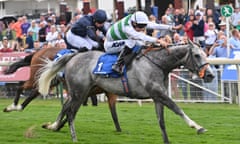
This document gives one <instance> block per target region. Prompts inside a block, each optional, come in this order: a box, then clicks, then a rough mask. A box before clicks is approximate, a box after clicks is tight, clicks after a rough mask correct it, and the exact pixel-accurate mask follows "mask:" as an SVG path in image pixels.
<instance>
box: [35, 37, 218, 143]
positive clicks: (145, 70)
mask: <svg viewBox="0 0 240 144" xmlns="http://www.w3.org/2000/svg"><path fill="white" fill-rule="evenodd" d="M102 54H103V53H102V52H97V51H91V52H86V53H79V54H72V55H65V56H63V57H62V58H61V59H60V60H59V61H56V62H53V61H49V60H45V61H46V65H45V66H44V67H43V69H42V70H41V73H40V74H39V78H38V85H39V92H40V93H41V94H43V95H46V94H47V92H48V89H49V84H50V81H51V79H52V78H54V76H55V75H56V74H57V72H58V71H60V70H61V69H63V68H64V70H65V79H66V83H67V87H68V90H69V95H70V97H71V98H70V99H69V100H68V101H67V102H66V103H65V104H64V106H63V108H62V111H61V113H60V115H59V116H58V118H57V120H56V121H55V122H54V123H52V124H50V123H49V124H46V125H44V128H46V129H51V130H59V129H60V128H61V127H62V126H63V125H64V124H65V123H66V122H67V121H68V124H69V127H70V131H71V136H72V140H73V141H77V137H76V132H75V127H74V119H75V116H76V113H77V111H78V109H79V108H80V106H81V104H82V103H83V100H84V99H85V98H86V97H87V96H88V95H89V93H90V92H91V91H92V89H93V88H95V87H99V88H101V89H103V90H104V91H106V92H109V93H113V94H116V95H125V94H126V93H124V90H123V84H122V82H121V79H120V78H106V77H103V76H99V75H95V74H93V73H92V71H93V69H94V68H95V66H96V63H97V60H98V58H99V57H100V56H101V55H102ZM181 65H183V66H185V68H187V69H189V71H191V72H193V73H195V74H197V75H199V77H201V78H202V79H203V80H204V81H205V82H210V81H212V79H213V78H214V75H213V73H212V70H211V68H210V66H209V65H208V63H207V62H206V55H205V53H204V52H203V51H202V49H201V48H200V47H199V46H198V45H195V44H193V43H192V42H189V43H188V44H185V45H172V46H169V47H168V48H160V47H156V48H153V49H152V50H145V49H143V50H142V51H141V53H140V54H139V55H138V57H137V59H134V60H133V62H132V64H131V66H130V67H129V68H128V71H127V76H128V85H129V89H130V92H129V94H128V95H127V96H128V97H130V98H137V99H149V98H152V99H153V101H154V104H155V111H156V114H157V118H158V122H159V126H160V129H161V131H162V137H163V141H164V143H169V139H168V136H167V132H166V128H165V122H164V115H163V113H164V106H166V107H168V108H169V109H170V110H172V111H173V112H174V113H176V114H177V115H179V116H180V117H181V118H183V120H184V121H185V122H186V123H187V124H188V126H189V127H191V128H195V129H196V130H197V133H198V134H200V133H204V132H205V131H206V129H204V128H203V127H202V126H200V125H199V124H197V123H196V122H195V121H193V120H191V119H190V118H189V117H188V116H187V115H186V114H185V113H184V112H183V110H182V109H181V108H179V107H178V106H177V105H176V103H175V102H174V101H173V100H172V99H171V98H169V97H168V94H167V87H168V74H169V73H170V72H171V71H172V70H173V69H175V68H177V67H179V66H181ZM64 116H66V118H65V119H63V118H64Z"/></svg>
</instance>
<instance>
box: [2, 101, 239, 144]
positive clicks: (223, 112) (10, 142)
mask: <svg viewBox="0 0 240 144" xmlns="http://www.w3.org/2000/svg"><path fill="white" fill-rule="evenodd" d="M21 101H22V99H21ZM10 103H12V99H0V108H1V109H3V108H5V107H6V106H7V105H9V104H10ZM178 105H179V106H180V107H181V108H182V109H183V110H184V111H185V113H186V114H187V115H188V116H189V117H190V118H192V119H193V120H194V121H196V122H197V123H198V124H200V125H202V126H203V127H204V128H206V129H207V130H208V131H207V132H206V133H204V134H201V135H197V134H196V130H195V129H191V128H189V127H188V126H187V124H185V122H184V121H183V120H182V119H181V118H180V117H179V116H177V115H175V114H174V113H173V112H172V111H169V110H168V109H167V108H166V109H165V121H166V128H167V132H168V135H169V139H170V142H171V144H239V143H240V107H239V106H238V105H230V104H202V103H187V104H186V103H178ZM60 108H61V103H60V100H56V99H54V100H53V99H52V100H41V99H37V100H34V101H33V102H32V103H30V105H29V106H28V107H27V108H26V109H25V110H24V111H22V112H11V113H4V112H0V142H1V143H2V144H43V143H44V144H68V143H72V141H71V137H70V131H69V128H68V125H65V126H64V127H63V128H62V129H61V131H59V132H53V131H49V130H45V129H43V128H41V126H42V124H43V123H46V122H53V121H55V119H56V117H57V115H58V113H59V112H60ZM117 111H118V116H119V121H120V125H121V128H122V132H116V131H115V128H114V125H113V122H112V119H111V115H110V112H109V110H108V105H107V103H99V106H97V107H93V106H91V105H89V106H87V107H81V109H80V110H79V112H78V114H77V117H76V120H75V127H76V131H77V136H78V142H77V143H81V144H159V143H163V141H162V136H161V133H160V129H159V126H158V123H157V119H156V115H155V111H154V105H153V103H143V105H142V107H140V106H139V105H138V104H137V103H135V102H133V103H127V102H121V103H118V104H117ZM28 129H30V130H28ZM26 131H30V132H29V133H28V136H26Z"/></svg>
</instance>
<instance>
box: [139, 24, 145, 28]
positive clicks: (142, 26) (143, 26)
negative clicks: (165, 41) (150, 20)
mask: <svg viewBox="0 0 240 144" xmlns="http://www.w3.org/2000/svg"><path fill="white" fill-rule="evenodd" d="M146 26H147V24H136V27H138V28H145V27H146Z"/></svg>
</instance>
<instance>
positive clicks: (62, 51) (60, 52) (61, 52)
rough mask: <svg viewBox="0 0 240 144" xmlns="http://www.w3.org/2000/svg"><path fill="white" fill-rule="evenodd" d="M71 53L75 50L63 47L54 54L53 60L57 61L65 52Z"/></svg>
mask: <svg viewBox="0 0 240 144" xmlns="http://www.w3.org/2000/svg"><path fill="white" fill-rule="evenodd" d="M70 53H74V52H73V51H71V50H70V49H62V50H60V51H59V52H58V53H57V54H56V55H55V56H54V58H53V61H57V60H58V59H60V58H61V57H62V56H64V55H65V54H70Z"/></svg>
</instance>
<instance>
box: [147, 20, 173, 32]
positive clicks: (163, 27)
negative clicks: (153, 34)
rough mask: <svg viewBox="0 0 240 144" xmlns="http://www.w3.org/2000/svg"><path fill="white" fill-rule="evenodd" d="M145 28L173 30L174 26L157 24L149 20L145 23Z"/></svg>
mask: <svg viewBox="0 0 240 144" xmlns="http://www.w3.org/2000/svg"><path fill="white" fill-rule="evenodd" d="M146 28H147V29H156V30H171V31H172V30H175V29H176V28H175V27H174V26H171V25H166V24H157V23H154V22H149V23H148V24H147V27H146Z"/></svg>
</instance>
